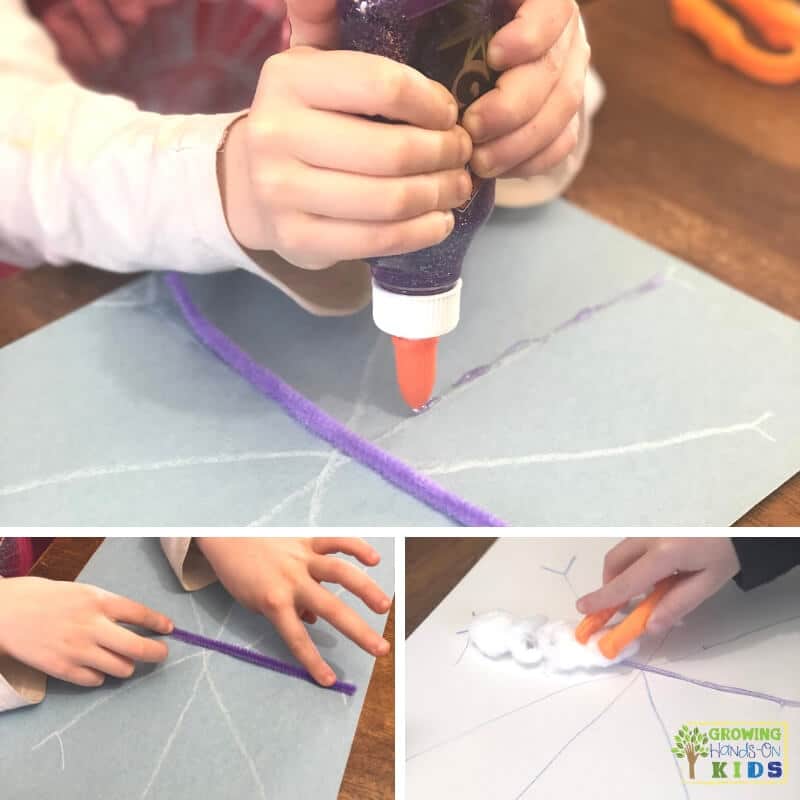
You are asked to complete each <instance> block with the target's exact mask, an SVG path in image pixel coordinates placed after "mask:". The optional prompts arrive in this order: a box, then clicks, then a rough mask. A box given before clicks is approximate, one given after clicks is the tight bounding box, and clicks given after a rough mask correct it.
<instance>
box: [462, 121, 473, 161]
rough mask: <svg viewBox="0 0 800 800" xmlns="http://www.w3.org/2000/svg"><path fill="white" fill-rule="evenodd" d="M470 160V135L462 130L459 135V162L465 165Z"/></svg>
mask: <svg viewBox="0 0 800 800" xmlns="http://www.w3.org/2000/svg"><path fill="white" fill-rule="evenodd" d="M470 158H472V139H471V138H470V135H469V134H468V133H467V132H466V131H465V130H464V129H463V128H462V133H461V162H462V163H463V164H467V163H468V162H469V160H470Z"/></svg>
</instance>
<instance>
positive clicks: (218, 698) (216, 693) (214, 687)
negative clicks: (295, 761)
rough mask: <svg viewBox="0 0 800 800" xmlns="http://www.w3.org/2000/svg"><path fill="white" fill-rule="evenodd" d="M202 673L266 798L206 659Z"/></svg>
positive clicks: (254, 767) (264, 799)
mask: <svg viewBox="0 0 800 800" xmlns="http://www.w3.org/2000/svg"><path fill="white" fill-rule="evenodd" d="M203 673H204V674H205V677H206V683H207V684H208V688H209V689H210V690H211V694H212V695H213V696H214V701H215V702H216V704H217V707H218V708H219V710H220V711H221V712H222V716H223V717H224V718H225V722H226V723H227V725H228V730H229V731H230V733H231V736H232V737H233V741H234V742H235V743H236V746H237V747H238V748H239V752H240V753H241V754H242V758H244V760H245V761H246V762H247V766H248V768H249V770H250V774H251V775H252V776H253V780H254V781H255V783H256V786H258V793H259V795H260V796H261V797H262V800H267V791H266V789H265V788H264V783H263V781H262V780H261V775H259V773H258V769H257V768H256V765H255V761H253V757H252V756H251V755H250V753H249V751H248V750H247V747H246V746H245V743H244V741H243V740H242V737H241V734H240V733H239V729H238V728H237V727H236V725H235V724H234V722H233V718H232V717H231V713H230V711H228V709H227V707H226V706H225V703H223V701H222V697H221V696H220V693H219V691H218V690H217V685H216V683H215V682H214V679H213V678H212V677H211V673H210V672H209V671H208V661H207V660H206V661H205V662H204V665H203Z"/></svg>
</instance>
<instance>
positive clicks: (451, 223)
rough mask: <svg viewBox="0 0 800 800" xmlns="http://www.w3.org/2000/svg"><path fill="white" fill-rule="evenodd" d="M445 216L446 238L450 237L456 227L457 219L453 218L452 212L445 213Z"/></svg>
mask: <svg viewBox="0 0 800 800" xmlns="http://www.w3.org/2000/svg"><path fill="white" fill-rule="evenodd" d="M444 215H445V221H444V232H445V236H449V235H450V234H451V233H452V232H453V228H455V226H456V218H455V217H454V216H453V212H452V211H445V212H444Z"/></svg>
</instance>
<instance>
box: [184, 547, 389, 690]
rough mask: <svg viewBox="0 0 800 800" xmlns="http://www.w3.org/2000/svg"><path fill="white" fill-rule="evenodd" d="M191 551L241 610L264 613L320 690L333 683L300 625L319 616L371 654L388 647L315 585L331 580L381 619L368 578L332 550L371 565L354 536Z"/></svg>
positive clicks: (372, 556)
mask: <svg viewBox="0 0 800 800" xmlns="http://www.w3.org/2000/svg"><path fill="white" fill-rule="evenodd" d="M197 544H198V547H199V548H200V550H201V552H202V553H203V554H204V555H205V557H206V558H207V559H208V560H209V562H210V564H211V566H212V567H213V568H214V571H215V572H216V574H217V577H218V578H219V579H220V581H222V584H223V585H224V586H225V588H226V589H227V590H228V591H229V592H230V593H231V594H232V595H233V596H234V597H235V598H236V599H237V600H238V601H239V602H240V603H241V604H242V605H243V606H245V607H246V608H249V609H250V610H251V611H255V612H257V613H259V614H263V615H264V616H265V617H266V618H267V619H269V620H270V622H272V624H273V625H274V626H275V628H276V629H277V630H278V633H280V635H281V636H282V637H283V639H284V641H285V642H286V644H287V645H288V647H289V649H290V650H291V651H292V653H293V654H294V656H295V658H297V660H298V661H299V662H300V663H301V664H302V665H303V666H304V667H305V668H306V669H307V670H308V671H309V673H310V674H311V676H312V677H313V678H314V680H316V681H317V682H318V683H320V684H322V685H323V686H330V685H331V684H332V683H334V682H335V680H336V675H335V674H334V672H333V670H332V669H331V668H330V667H329V666H328V664H326V663H325V661H324V659H323V658H322V656H320V654H319V651H318V650H317V648H316V646H315V645H314V642H313V641H312V640H311V637H310V636H309V635H308V631H307V630H306V628H305V625H303V620H305V621H306V622H308V623H310V624H313V623H314V622H315V621H316V619H317V617H322V618H323V619H326V620H327V621H328V622H329V623H330V624H331V625H333V627H334V628H337V629H338V630H339V631H341V632H342V633H343V634H344V635H345V636H347V637H348V638H349V639H352V640H353V641H354V642H355V643H356V644H357V645H359V646H360V647H362V648H363V649H364V650H366V651H367V652H368V653H371V654H372V655H375V656H382V655H386V653H388V652H389V642H387V641H386V640H385V639H383V638H382V637H381V636H380V635H379V634H378V633H376V632H375V631H373V630H372V629H371V628H370V627H369V625H367V623H366V622H365V621H364V620H363V619H361V617H359V615H358V614H357V613H356V612H355V611H353V610H352V609H351V608H350V607H349V606H347V605H345V604H344V603H343V602H342V601H341V600H340V599H339V598H338V597H336V596H335V595H334V594H333V593H332V592H329V591H328V590H327V589H323V588H322V586H320V584H321V583H322V582H325V583H338V584H339V585H341V586H342V587H343V588H345V589H347V590H348V591H349V592H352V593H353V594H354V595H356V596H357V597H359V598H361V600H362V601H363V602H364V603H365V604H366V605H367V606H368V607H369V608H371V609H372V610H373V611H375V612H376V613H378V614H383V613H384V612H386V611H388V610H389V606H390V605H391V600H390V599H389V598H388V597H387V596H386V594H384V592H383V591H382V590H381V588H380V587H379V586H378V584H377V583H375V581H373V580H372V578H370V577H368V576H367V575H366V574H365V573H364V572H362V571H361V570H359V569H358V568H357V567H355V566H353V565H352V564H350V563H348V562H347V561H343V560H342V559H340V558H336V557H334V556H333V555H331V554H332V553H346V554H348V555H351V556H355V558H357V559H358V560H359V561H360V562H361V563H362V564H364V565H365V566H375V565H376V564H377V563H378V562H379V561H380V556H379V555H378V553H376V552H375V550H373V549H372V547H370V546H369V545H368V544H367V543H366V542H364V541H362V540H361V539H253V538H244V539H231V538H223V539H198V540H197Z"/></svg>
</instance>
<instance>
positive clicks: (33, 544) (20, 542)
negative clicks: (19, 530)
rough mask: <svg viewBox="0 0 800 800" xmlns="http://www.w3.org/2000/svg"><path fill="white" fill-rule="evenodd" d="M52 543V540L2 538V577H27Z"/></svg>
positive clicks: (0, 562) (0, 571) (0, 567)
mask: <svg viewBox="0 0 800 800" xmlns="http://www.w3.org/2000/svg"><path fill="white" fill-rule="evenodd" d="M52 541H53V540H52V539H51V538H50V539H47V538H35V539H33V538H30V537H15V536H2V537H0V577H3V578H16V577H19V576H21V575H27V574H28V573H29V572H30V571H31V567H32V566H33V565H34V564H35V563H36V560H37V559H38V558H39V556H40V555H41V554H42V553H44V551H45V550H46V549H47V547H48V545H49V544H50V542H52Z"/></svg>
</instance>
